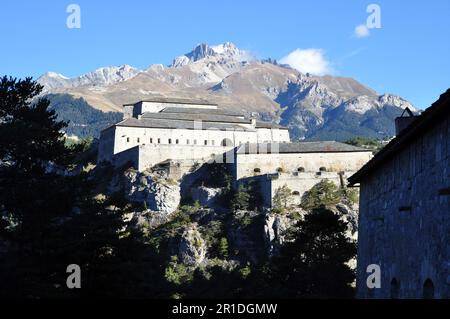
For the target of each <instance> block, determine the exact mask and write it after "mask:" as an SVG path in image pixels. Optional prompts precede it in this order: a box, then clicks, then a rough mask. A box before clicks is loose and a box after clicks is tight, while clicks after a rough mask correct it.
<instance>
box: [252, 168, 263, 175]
mask: <svg viewBox="0 0 450 319" xmlns="http://www.w3.org/2000/svg"><path fill="white" fill-rule="evenodd" d="M253 173H257V174H258V173H261V169H260V168H259V167H255V168H254V169H253Z"/></svg>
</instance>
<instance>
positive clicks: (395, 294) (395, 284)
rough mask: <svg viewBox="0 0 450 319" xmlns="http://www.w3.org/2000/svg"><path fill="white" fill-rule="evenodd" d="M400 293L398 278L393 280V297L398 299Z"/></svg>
mask: <svg viewBox="0 0 450 319" xmlns="http://www.w3.org/2000/svg"><path fill="white" fill-rule="evenodd" d="M399 293H400V282H399V281H398V280H397V278H393V279H392V280H391V299H398V298H399Z"/></svg>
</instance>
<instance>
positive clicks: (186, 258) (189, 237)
mask: <svg viewBox="0 0 450 319" xmlns="http://www.w3.org/2000/svg"><path fill="white" fill-rule="evenodd" d="M206 250H207V249H206V244H205V240H204V239H203V238H202V235H201V234H200V232H199V231H198V229H197V225H196V224H191V225H188V226H187V227H186V229H185V231H184V232H183V235H182V236H181V240H180V244H179V246H178V257H179V259H180V260H181V261H182V262H183V263H184V264H186V265H188V266H198V265H200V264H202V263H203V261H204V260H205V258H206Z"/></svg>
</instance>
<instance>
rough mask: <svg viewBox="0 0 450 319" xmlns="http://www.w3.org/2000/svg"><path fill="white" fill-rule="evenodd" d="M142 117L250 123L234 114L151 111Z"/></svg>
mask: <svg viewBox="0 0 450 319" xmlns="http://www.w3.org/2000/svg"><path fill="white" fill-rule="evenodd" d="M142 118H143V119H149V118H151V119H164V120H184V121H202V122H221V123H240V124H250V121H249V120H245V119H242V118H239V117H235V116H228V115H215V114H201V113H197V114H190V113H177V114H174V113H162V112H159V113H151V112H147V113H144V114H142Z"/></svg>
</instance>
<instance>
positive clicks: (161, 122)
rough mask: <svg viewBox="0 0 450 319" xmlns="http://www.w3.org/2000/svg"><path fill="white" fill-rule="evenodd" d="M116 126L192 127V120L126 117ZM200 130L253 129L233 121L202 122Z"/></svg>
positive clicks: (249, 130) (189, 128)
mask: <svg viewBox="0 0 450 319" xmlns="http://www.w3.org/2000/svg"><path fill="white" fill-rule="evenodd" d="M116 126H127V127H146V128H165V129H187V130H193V129H194V121H183V120H167V119H160V118H141V119H137V118H134V117H132V118H128V119H126V120H123V121H122V122H119V123H117V124H116ZM201 128H202V130H214V129H215V130H223V131H225V130H240V131H248V132H251V131H254V130H252V129H248V128H244V127H243V126H242V125H239V124H233V123H211V122H202V123H201Z"/></svg>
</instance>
